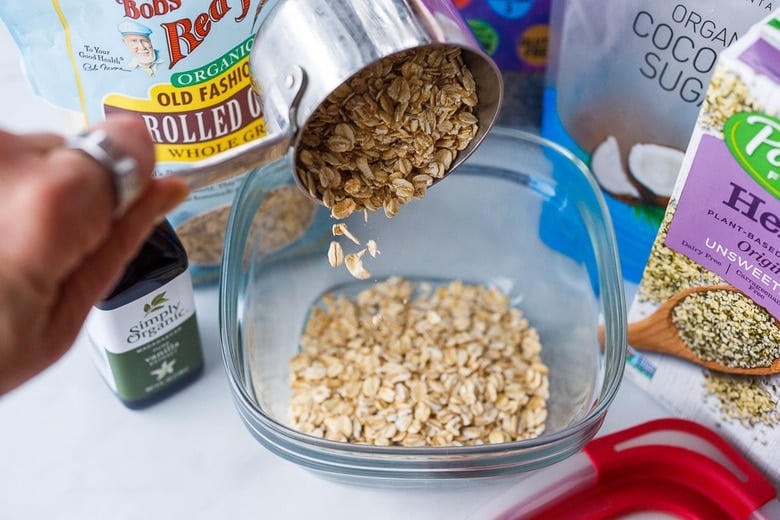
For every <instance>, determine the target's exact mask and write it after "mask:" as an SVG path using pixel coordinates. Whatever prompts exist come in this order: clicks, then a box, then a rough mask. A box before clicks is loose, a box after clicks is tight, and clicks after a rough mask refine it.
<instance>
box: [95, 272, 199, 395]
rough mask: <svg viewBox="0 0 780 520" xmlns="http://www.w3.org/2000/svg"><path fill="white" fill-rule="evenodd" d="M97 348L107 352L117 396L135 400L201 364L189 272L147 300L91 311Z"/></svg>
mask: <svg viewBox="0 0 780 520" xmlns="http://www.w3.org/2000/svg"><path fill="white" fill-rule="evenodd" d="M87 328H88V330H89V333H90V338H91V340H92V342H93V344H94V345H95V346H96V347H97V348H99V349H102V350H103V351H104V352H105V357H104V359H105V360H106V361H107V363H108V368H109V371H110V374H111V378H110V380H111V381H112V383H113V384H114V385H115V387H116V392H117V393H118V394H119V396H120V397H121V398H122V399H124V400H127V401H134V400H137V399H140V398H142V397H144V396H145V395H148V394H151V393H154V392H155V391H157V390H159V389H160V388H162V387H164V386H166V385H168V384H169V383H171V382H173V381H175V380H177V379H179V378H180V377H182V376H185V375H187V374H189V373H190V372H192V371H193V370H196V369H197V368H198V367H200V366H201V365H202V364H203V354H202V351H201V347H200V338H199V332H198V323H197V319H196V316H195V303H194V299H193V295H192V289H191V281H190V277H189V272H186V271H185V272H184V273H183V274H181V275H179V276H178V277H177V278H175V279H174V280H173V281H171V282H169V283H168V284H166V285H165V286H163V287H162V288H160V289H159V290H157V291H154V292H152V293H150V294H149V295H147V296H146V297H144V298H141V299H139V300H136V301H134V302H131V303H128V304H126V305H124V306H122V307H118V308H116V309H112V310H102V309H97V308H95V309H93V310H92V312H91V313H90V315H89V317H88V321H87Z"/></svg>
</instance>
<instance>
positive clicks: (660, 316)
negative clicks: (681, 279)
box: [628, 285, 780, 375]
mask: <svg viewBox="0 0 780 520" xmlns="http://www.w3.org/2000/svg"><path fill="white" fill-rule="evenodd" d="M715 290H730V291H737V292H739V290H738V289H736V288H735V287H733V286H731V285H705V286H698V287H690V288H688V289H684V290H682V291H680V292H678V293H677V294H675V295H674V296H672V297H671V298H670V299H668V300H667V301H665V302H664V303H663V304H662V305H661V306H660V307H658V308H657V309H656V310H655V312H653V314H651V315H650V316H648V317H646V318H644V319H642V320H639V321H635V322H631V323H629V324H628V343H629V345H631V346H632V347H634V348H636V349H637V350H647V351H652V352H658V353H661V354H669V355H672V356H676V357H679V358H682V359H687V360H688V361H691V362H693V363H696V364H698V365H701V366H703V367H706V368H709V369H710V370H715V371H718V372H726V373H729V374H747V375H768V374H776V373H780V358H778V359H775V360H774V362H773V363H772V364H771V365H770V366H766V367H755V368H743V367H730V366H726V365H723V364H721V363H718V362H716V361H706V360H704V359H701V358H700V357H699V356H697V355H696V353H694V351H693V350H691V347H689V346H688V345H687V344H686V343H685V342H684V341H683V340H682V338H680V334H679V332H678V331H677V327H676V326H675V325H674V322H673V321H672V310H673V309H674V306H675V305H677V303H678V302H679V301H680V300H682V299H683V298H685V297H686V296H688V295H689V294H691V293H695V292H701V291H715ZM775 322H776V323H777V320H775Z"/></svg>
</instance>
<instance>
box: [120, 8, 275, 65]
mask: <svg viewBox="0 0 780 520" xmlns="http://www.w3.org/2000/svg"><path fill="white" fill-rule="evenodd" d="M117 1H118V2H120V3H122V5H123V6H124V11H125V17H127V18H131V19H133V20H137V19H139V18H143V19H147V20H148V19H150V18H154V17H156V16H166V15H169V14H171V13H173V12H175V11H176V10H178V9H179V8H181V4H182V1H183V0H152V1H151V2H140V1H135V0H117ZM251 3H252V0H233V1H232V2H231V1H229V0H212V1H211V3H210V4H209V5H208V7H207V8H206V9H205V10H204V11H203V12H201V13H198V14H197V15H196V16H194V17H192V18H186V17H185V18H180V19H178V20H173V21H170V22H163V23H161V24H160V27H162V29H163V31H164V33H165V38H166V40H167V44H168V53H169V55H170V57H171V61H170V63H169V64H168V68H169V69H171V68H173V66H174V65H176V63H178V62H179V61H180V60H183V59H184V58H186V57H187V56H188V55H189V54H190V53H191V52H192V51H194V50H195V49H197V48H198V46H199V45H200V44H201V43H203V41H204V40H205V39H206V37H207V36H208V35H209V33H210V32H211V29H212V27H213V25H214V24H216V23H219V22H220V21H222V19H223V18H225V16H227V15H228V13H230V12H231V11H234V10H235V11H236V12H235V13H231V16H232V18H233V21H234V22H236V23H239V22H241V21H243V20H244V18H246V17H247V15H248V14H249V11H250V9H251ZM264 3H265V0H264V1H262V2H260V4H261V5H260V6H258V11H259V9H260V7H261V6H262V4H264ZM231 4H235V7H234V6H233V5H231ZM236 8H237V10H236Z"/></svg>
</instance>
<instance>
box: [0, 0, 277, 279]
mask: <svg viewBox="0 0 780 520" xmlns="http://www.w3.org/2000/svg"><path fill="white" fill-rule="evenodd" d="M272 3H274V0H271V1H269V0H210V1H201V2H193V1H190V2H183V1H182V0H148V1H141V0H135V1H134V0H124V1H109V0H104V1H96V0H92V1H88V0H51V1H36V2H30V1H26V2H10V1H4V2H2V3H1V4H0V18H2V20H3V22H5V24H6V25H7V26H8V29H9V31H10V32H11V34H12V36H13V38H14V40H15V41H16V43H17V45H18V46H19V49H20V51H21V53H22V57H23V62H24V68H25V72H26V74H27V77H28V80H29V81H30V83H31V85H32V87H33V89H34V91H35V92H36V93H37V94H38V95H40V96H41V97H43V98H44V99H46V100H48V101H50V102H51V103H52V104H54V105H57V106H59V107H62V108H65V109H70V110H73V111H76V112H80V113H81V114H82V115H83V118H84V126H90V125H94V124H95V123H97V122H99V121H101V120H102V119H104V118H105V117H106V116H107V115H109V114H117V113H125V114H132V115H135V116H137V117H139V118H141V119H143V121H144V123H145V124H146V127H147V128H148V130H149V133H150V135H151V136H152V139H153V141H154V143H155V146H156V154H157V160H158V166H157V173H165V172H167V171H171V170H174V169H179V168H181V167H182V166H185V165H187V164H191V163H193V162H195V161H198V160H201V159H204V158H207V157H210V156H212V155H214V154H216V153H219V152H221V151H224V150H227V149H229V148H233V147H236V146H238V145H241V144H243V143H246V142H248V141H251V140H254V139H257V138H259V137H262V136H264V135H265V126H264V124H263V118H262V106H261V104H260V101H259V99H258V98H257V96H256V94H255V93H254V91H253V90H252V88H251V82H250V77H249V51H250V49H251V46H252V42H253V39H254V33H255V30H256V29H257V25H258V23H259V22H260V21H261V19H262V17H264V16H265V14H266V13H267V11H268V10H269V9H270V8H271V4H272ZM277 59H278V58H277ZM243 177H244V176H243V175H242V176H238V177H235V178H233V179H230V180H228V181H225V182H222V183H219V184H215V185H212V186H209V187H206V188H204V189H202V190H198V191H196V192H194V193H192V194H191V196H190V197H189V199H188V200H187V201H185V202H184V203H183V204H182V205H180V206H179V208H177V209H176V210H174V211H173V212H172V213H171V214H170V215H169V216H168V218H169V220H170V222H171V224H173V226H174V227H175V228H176V232H177V234H178V235H179V237H180V238H181V240H182V242H183V243H184V246H185V248H186V249H187V254H188V256H189V260H190V269H191V272H192V278H193V281H194V282H195V283H205V282H208V281H214V280H216V279H217V277H218V273H219V263H220V261H221V252H222V243H223V239H224V233H225V229H226V225H227V217H228V214H229V211H230V205H231V203H232V201H233V195H234V192H235V190H236V189H237V187H238V186H239V184H240V182H241V180H242V179H243Z"/></svg>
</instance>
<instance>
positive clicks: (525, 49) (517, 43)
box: [454, 0, 551, 131]
mask: <svg viewBox="0 0 780 520" xmlns="http://www.w3.org/2000/svg"><path fill="white" fill-rule="evenodd" d="M550 1H551V0H454V4H455V6H456V7H457V8H458V9H459V10H460V12H461V13H462V14H463V18H464V19H465V20H466V23H468V25H469V28H470V29H471V31H472V32H473V33H474V35H475V36H476V38H477V40H478V41H479V43H480V45H482V48H483V49H484V50H485V52H486V53H487V54H488V55H490V57H491V58H493V61H495V62H496V65H498V67H499V68H500V69H501V71H502V72H503V77H504V103H503V107H502V110H501V112H500V113H499V116H498V124H501V125H506V126H514V127H520V128H524V129H526V130H531V131H539V129H540V127H541V117H542V93H543V90H544V74H545V70H546V67H547V41H548V34H549V21H550Z"/></svg>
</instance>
